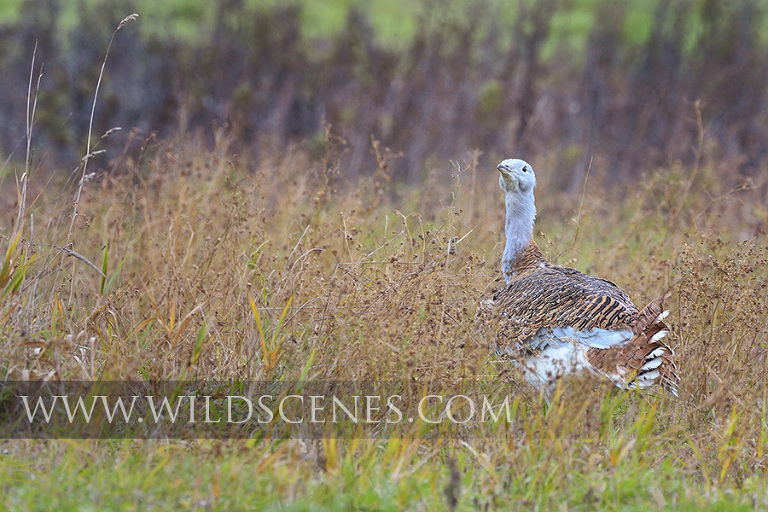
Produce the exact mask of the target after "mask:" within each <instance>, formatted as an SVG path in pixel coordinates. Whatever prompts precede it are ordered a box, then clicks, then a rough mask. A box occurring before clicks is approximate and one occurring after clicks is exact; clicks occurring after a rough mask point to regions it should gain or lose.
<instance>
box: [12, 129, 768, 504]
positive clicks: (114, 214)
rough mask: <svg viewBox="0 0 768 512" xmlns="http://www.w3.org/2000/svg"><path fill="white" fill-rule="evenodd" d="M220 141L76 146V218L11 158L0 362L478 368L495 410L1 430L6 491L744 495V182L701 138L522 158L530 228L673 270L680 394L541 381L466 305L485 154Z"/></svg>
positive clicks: (591, 265) (488, 254) (404, 498)
mask: <svg viewBox="0 0 768 512" xmlns="http://www.w3.org/2000/svg"><path fill="white" fill-rule="evenodd" d="M228 144H229V142H228V137H227V136H226V135H225V134H221V135H220V137H218V138H217V142H216V144H215V146H214V147H213V148H209V147H208V146H207V144H205V143H203V142H202V141H201V140H199V139H195V138H193V137H187V138H184V139H182V138H178V139H175V140H169V141H166V142H163V143H161V144H157V145H155V146H154V147H151V148H148V149H147V151H146V152H145V153H144V154H142V155H140V156H139V157H138V158H136V159H133V158H128V159H126V161H125V162H124V164H123V166H122V167H121V172H119V173H114V174H106V173H102V174H98V173H97V175H96V176H95V177H94V178H93V179H92V180H90V181H87V182H86V183H84V184H83V186H82V193H81V196H80V200H79V204H78V206H77V210H78V211H77V217H76V218H75V220H74V223H72V213H73V203H72V194H73V193H74V192H75V191H76V189H77V188H78V187H76V186H75V185H73V184H72V183H66V182H64V181H63V180H58V179H55V178H54V179H51V178H48V177H45V178H44V177H42V176H40V177H38V178H37V179H34V177H33V179H32V180H31V181H30V183H29V189H28V190H27V192H26V193H27V194H28V197H29V198H30V201H29V203H28V205H29V206H28V208H27V209H26V210H25V211H24V212H23V214H22V215H18V213H19V212H18V211H13V209H12V208H9V207H5V208H4V209H3V224H4V225H5V226H14V227H16V228H17V231H16V232H18V233H21V236H20V237H19V238H18V239H17V238H15V237H14V236H13V233H14V232H13V231H10V230H4V231H3V233H2V236H3V238H2V243H3V249H4V252H5V254H6V256H5V263H4V265H3V273H2V275H0V278H2V281H0V285H2V290H3V292H2V303H0V305H1V309H0V320H1V321H2V330H1V331H0V334H1V335H2V343H1V344H0V351H1V352H0V360H2V361H3V362H2V373H3V377H4V378H5V379H27V378H29V379H44V378H48V379H50V378H52V379H65V380H90V379H97V380H110V379H112V380H119V379H127V380H131V379H133V380H135V379H171V380H173V379H177V380H183V379H207V378H215V379H235V380H237V379H242V380H249V379H251V380H254V379H299V378H302V376H303V377H304V378H307V379H316V380H324V379H325V380H339V379H349V380H356V379H357V380H364V379H373V380H375V379H385V378H386V379H392V380H395V381H398V380H402V381H408V380H412V379H414V378H421V379H428V380H443V381H445V380H449V381H450V380H457V379H458V380H462V379H463V380H474V381H499V382H503V383H504V385H508V386H510V389H511V393H512V394H513V396H515V397H516V400H515V410H514V418H513V421H512V423H511V424H510V425H508V426H507V427H505V429H506V430H505V431H503V432H498V431H497V432H495V433H493V435H489V436H488V437H485V438H483V437H479V436H468V437H462V436H447V437H439V438H434V437H433V438H418V437H416V438H412V439H398V438H392V439H357V440H344V439H325V440H300V439H286V440H260V441H254V440H230V441H214V440H205V439H203V440H196V441H174V440H145V441H140V440H86V441H83V440H79V441H78V440H12V441H11V440H6V441H3V442H2V445H1V446H2V458H3V464H2V465H0V475H1V476H0V479H1V480H2V482H3V486H2V489H3V501H2V502H3V504H4V508H7V509H9V510H49V509H51V508H59V509H65V510H67V509H80V510H87V509H127V510H133V509H137V510H138V509H142V510H145V509H158V510H159V509H168V508H171V507H179V508H184V509H197V510H207V509H223V508H233V509H245V508H251V509H254V508H255V509H259V510H264V509H267V510H268V509H287V510H310V509H311V510H322V509H326V510H345V509H346V510H358V509H366V510H401V509H409V510H444V509H446V508H448V509H456V510H476V509H480V510H505V509H509V508H515V509H534V510H552V509H558V510H587V509H594V508H599V509H607V510H635V509H636V510H647V509H654V510H693V509H702V508H705V509H707V508H713V509H718V510H732V509H744V510H746V509H750V510H751V509H753V508H754V509H761V508H765V507H768V493H766V476H765V461H766V454H765V449H766V442H768V422H767V421H766V386H765V367H766V366H765V365H766V360H765V354H766V347H765V343H766V339H765V335H766V319H765V314H764V307H765V299H766V287H765V282H766V270H765V268H766V266H765V265H766V259H767V258H768V254H767V252H768V251H766V249H765V244H764V228H765V216H764V215H765V213H764V211H762V210H760V208H761V206H760V204H761V203H760V201H759V200H758V199H759V198H758V197H757V192H758V191H759V190H760V187H756V186H753V187H743V188H742V189H739V190H733V189H730V188H729V185H726V184H724V181H725V182H727V180H722V179H721V177H722V176H723V173H722V171H721V170H719V169H718V168H717V167H716V166H715V165H712V166H704V167H701V168H697V169H685V168H678V169H660V170H659V171H658V172H656V173H654V174H652V175H649V176H647V178H646V179H645V180H644V181H643V186H641V187H636V188H634V189H630V190H618V189H616V188H615V187H614V188H612V187H603V186H601V185H600V183H599V182H598V180H597V179H595V180H594V181H589V179H588V180H587V182H586V183H585V187H584V189H583V191H582V193H581V194H576V195H575V196H574V195H572V194H565V193H562V192H557V187H556V185H555V184H553V183H552V182H551V181H550V179H548V173H547V165H546V158H537V159H535V160H534V162H535V164H534V165H537V169H538V176H539V177H540V179H539V181H540V184H539V187H538V194H537V195H538V198H539V200H538V205H539V211H540V216H539V222H538V225H537V239H538V241H539V244H540V245H541V246H542V247H543V248H545V251H546V252H547V254H548V256H549V258H550V259H552V260H553V261H558V262H560V263H567V264H569V265H572V266H575V267H577V268H579V269H582V270H585V271H588V272H590V273H594V274H596V275H600V276H605V277H609V278H610V279H612V280H614V281H615V282H617V283H619V284H621V285H622V286H624V287H625V288H626V289H627V290H628V292H629V293H630V294H631V296H632V297H633V298H634V299H635V300H636V301H637V302H638V303H641V302H644V301H646V300H648V299H651V298H653V297H655V296H657V295H659V294H660V293H661V292H664V291H667V290H668V291H670V292H671V293H672V298H671V302H670V306H671V309H672V312H673V313H672V315H671V316H670V317H669V320H670V325H671V327H672V333H671V335H670V336H671V337H670V343H671V344H672V346H673V347H674V349H675V350H676V353H677V357H678V362H679V364H680V367H681V374H682V376H683V381H682V385H681V392H680V398H679V399H675V398H674V397H671V396H670V395H669V394H666V393H663V392H660V391H657V392H651V393H647V394H637V393H633V392H622V391H620V390H618V389H610V388H608V387H606V386H602V385H598V384H596V383H595V382H592V381H590V380H583V381H582V380H575V381H573V382H569V383H567V385H565V386H564V387H563V388H562V390H561V393H559V394H558V396H557V397H556V399H555V400H554V402H553V404H552V405H551V406H550V407H547V406H546V405H545V403H544V402H543V401H542V400H541V399H540V397H538V396H537V395H536V393H535V392H533V391H532V390H531V389H529V388H527V387H526V385H525V384H523V383H520V381H519V380H518V379H517V378H516V376H515V375H514V374H512V375H510V371H509V369H504V368H500V367H499V365H498V364H497V363H495V362H494V356H493V355H492V353H491V351H490V350H489V347H488V345H487V343H486V342H485V341H484V340H482V339H480V338H479V337H478V335H477V333H476V330H475V328H474V325H473V318H474V311H475V308H476V306H477V303H478V301H479V300H481V299H483V298H486V297H487V296H488V295H489V294H490V293H491V290H492V289H493V288H494V287H495V286H496V287H497V286H499V281H498V279H499V257H500V252H501V247H502V244H503V232H502V229H503V220H502V219H503V201H502V196H501V192H500V191H499V190H498V183H497V172H496V171H495V169H493V168H491V169H484V168H480V167H478V166H477V165H476V160H475V159H473V158H472V155H470V156H469V157H468V159H467V161H465V162H453V163H451V162H446V163H445V165H444V166H443V167H441V168H435V169H434V170H433V172H432V173H431V174H430V177H429V182H428V183H427V184H425V186H424V187H421V188H419V189H410V188H402V189H400V188H398V187H397V186H396V185H395V184H393V182H391V181H390V180H388V174H387V172H388V171H387V170H388V168H389V161H390V160H391V159H392V158H395V155H393V154H392V153H391V152H388V151H386V150H385V149H383V148H380V147H379V146H378V145H374V146H373V147H372V151H374V152H375V153H376V154H377V158H378V161H379V162H380V165H379V166H378V168H376V169H371V170H370V173H369V176H367V177H362V178H360V179H359V180H357V181H354V182H350V181H345V180H342V179H340V177H339V175H338V169H337V168H336V167H335V163H336V158H337V157H338V154H339V153H340V152H342V151H343V142H342V141H339V140H338V139H335V138H333V137H331V136H329V137H328V139H327V141H326V144H327V148H326V149H327V150H326V153H325V156H324V157H323V158H322V159H320V160H318V161H313V160H311V159H309V158H308V157H307V155H306V154H305V153H303V152H302V151H300V150H298V149H294V150H291V151H288V152H286V153H284V154H280V155H274V156H273V157H271V158H261V159H258V160H251V159H247V158H243V157H240V156H238V155H237V154H234V153H233V152H232V151H231V149H230V148H229V145H228ZM475 156H476V155H475ZM15 188H16V187H14V185H13V183H8V181H7V180H6V182H5V183H4V184H3V203H4V204H5V205H13V204H14V201H15V200H17V199H18V197H17V193H19V191H18V190H14V189H15ZM62 192H63V193H62ZM31 198H34V200H32V199H31ZM19 218H21V219H23V221H22V222H20V223H19V222H18V219H19ZM71 224H72V225H71ZM736 227H738V228H739V229H736ZM741 238H746V239H747V240H746V241H739V239H741ZM67 240H70V241H71V242H72V245H71V246H68V247H70V251H62V250H60V249H58V248H57V247H63V246H65V245H66V241H67ZM54 246H55V247H54ZM74 253H76V254H77V255H79V257H77V256H74ZM85 260H88V261H90V262H91V263H92V264H93V266H90V265H89V264H87V263H85ZM94 267H95V268H94ZM99 271H102V272H103V274H104V276H106V277H104V276H102V275H101V274H100V273H99ZM251 301H253V305H254V306H255V307H252V306H251ZM283 313H285V314H284V315H282V316H283V318H282V322H281V321H280V317H281V314H283ZM260 332H261V333H262V334H263V336H262V334H260ZM302 374H303V375H302Z"/></svg>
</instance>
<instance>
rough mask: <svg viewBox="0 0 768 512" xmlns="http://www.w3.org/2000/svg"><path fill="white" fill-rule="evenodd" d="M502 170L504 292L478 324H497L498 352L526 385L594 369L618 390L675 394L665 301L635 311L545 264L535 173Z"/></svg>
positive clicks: (605, 288)
mask: <svg viewBox="0 0 768 512" xmlns="http://www.w3.org/2000/svg"><path fill="white" fill-rule="evenodd" d="M499 170H500V171H501V174H502V176H501V180H500V183H501V186H502V189H503V190H504V191H505V192H506V204H507V223H506V234H507V247H506V248H505V253H504V258H503V261H502V263H503V264H502V268H503V270H504V276H505V279H506V281H507V286H506V287H505V288H503V289H501V290H500V291H498V292H497V293H496V294H495V295H494V297H493V300H492V301H485V302H483V303H482V304H481V306H480V308H479V310H478V316H479V319H480V320H481V325H485V326H488V325H494V326H495V336H494V337H495V345H496V346H495V348H496V351H497V353H499V354H504V355H511V356H513V357H514V358H515V359H516V360H517V361H518V362H519V363H521V365H522V367H523V369H524V371H525V373H526V379H527V380H528V381H529V382H531V383H532V384H534V385H537V386H541V387H543V388H545V389H547V388H550V389H551V387H552V385H553V384H554V383H555V382H556V380H557V378H559V377H560V376H561V375H563V374H566V373H570V372H571V371H579V370H583V369H589V370H591V371H593V372H596V373H598V374H602V375H604V376H606V377H608V378H609V379H610V380H612V381H613V382H614V383H615V384H616V385H618V386H620V387H628V388H634V387H640V388H646V387H649V386H651V385H652V384H653V383H655V382H657V381H658V382H659V383H660V384H661V385H662V386H663V387H664V388H666V389H668V390H669V391H670V392H672V393H673V394H675V395H677V389H678V384H679V382H680V378H679V376H678V374H677V367H676V366H675V363H674V361H673V351H672V349H671V348H669V347H668V346H667V345H665V344H664V343H662V342H661V341H660V340H661V339H662V338H663V337H664V336H665V335H666V333H667V332H668V327H667V326H666V324H665V323H664V321H663V319H664V317H665V316H666V314H667V313H668V312H663V310H662V307H661V306H662V302H663V300H664V299H665V298H666V297H661V298H659V299H657V300H656V301H653V302H651V303H650V304H648V305H647V306H646V307H645V308H643V309H642V310H638V308H637V306H635V305H634V304H633V303H632V300H631V299H630V298H629V296H628V295H627V294H626V293H625V292H624V291H623V290H622V289H621V288H619V287H618V286H616V285H615V284H614V283H612V282H610V281H607V280H605V279H600V278H596V277H592V276H589V275H586V274H584V273H582V272H579V271H578V270H575V269H572V268H568V267H562V266H559V265H552V264H551V263H549V262H547V261H546V260H545V259H544V256H543V255H542V253H541V251H540V250H539V248H538V247H537V246H536V244H535V243H534V242H533V240H532V225H533V216H534V215H535V208H534V206H533V186H534V185H535V177H534V176H533V170H532V169H531V168H530V166H529V165H528V164H526V163H525V162H523V161H522V160H505V161H504V162H502V163H501V164H500V165H499ZM521 217H522V218H521ZM527 217H529V218H527ZM526 239H527V243H525V242H526ZM486 331H487V328H486Z"/></svg>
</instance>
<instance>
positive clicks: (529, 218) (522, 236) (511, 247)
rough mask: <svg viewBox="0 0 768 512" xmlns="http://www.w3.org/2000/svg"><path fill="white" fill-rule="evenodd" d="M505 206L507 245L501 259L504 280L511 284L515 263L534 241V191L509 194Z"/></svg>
mask: <svg viewBox="0 0 768 512" xmlns="http://www.w3.org/2000/svg"><path fill="white" fill-rule="evenodd" d="M505 204H506V207H507V218H506V223H505V225H504V233H505V234H506V237H507V243H506V245H505V246H504V255H503V256H502V258H501V271H502V272H503V273H504V280H505V281H506V282H507V283H509V282H510V281H511V279H512V277H513V276H514V273H515V263H516V262H517V260H518V259H519V258H520V257H522V256H523V254H524V253H525V250H526V248H527V247H528V244H529V243H530V242H531V239H533V222H534V220H535V219H536V206H535V204H534V199H533V190H532V189H531V190H528V191H527V192H522V191H515V192H507V194H506V198H505Z"/></svg>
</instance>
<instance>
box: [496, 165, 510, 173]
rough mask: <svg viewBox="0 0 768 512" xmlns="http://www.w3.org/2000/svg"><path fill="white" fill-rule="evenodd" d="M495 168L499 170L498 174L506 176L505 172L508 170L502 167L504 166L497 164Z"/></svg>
mask: <svg viewBox="0 0 768 512" xmlns="http://www.w3.org/2000/svg"><path fill="white" fill-rule="evenodd" d="M496 168H497V169H498V170H499V172H500V173H502V174H506V173H507V170H508V169H507V168H506V167H504V164H499V165H497V166H496Z"/></svg>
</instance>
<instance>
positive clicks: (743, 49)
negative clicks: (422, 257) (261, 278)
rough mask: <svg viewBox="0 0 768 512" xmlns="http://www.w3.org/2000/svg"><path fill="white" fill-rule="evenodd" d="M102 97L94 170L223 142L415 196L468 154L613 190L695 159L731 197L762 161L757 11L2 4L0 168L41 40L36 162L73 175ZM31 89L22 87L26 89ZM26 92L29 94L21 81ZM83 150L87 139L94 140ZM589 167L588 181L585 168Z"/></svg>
mask: <svg viewBox="0 0 768 512" xmlns="http://www.w3.org/2000/svg"><path fill="white" fill-rule="evenodd" d="M133 12H136V13H138V14H139V15H140V17H139V19H138V20H137V21H136V22H132V23H130V24H128V25H126V26H125V27H124V28H123V29H122V30H121V31H120V32H118V34H117V36H116V38H115V42H114V45H113V47H112V49H111V53H110V55H109V58H108V61H107V64H106V69H105V74H104V77H103V81H102V84H101V90H100V92H99V100H98V103H97V105H96V111H95V120H94V137H96V138H97V137H99V136H101V134H103V133H104V132H106V131H107V130H109V129H111V128H113V127H121V128H122V131H120V132H118V133H114V134H112V135H110V136H109V137H107V138H106V139H104V140H103V141H101V142H100V144H99V149H106V153H105V154H104V155H101V156H100V157H99V160H98V162H97V164H96V165H97V168H98V166H100V168H101V169H103V170H106V171H107V172H116V171H119V162H120V159H121V158H124V157H125V155H129V154H131V153H135V152H137V151H140V150H141V148H142V147H144V146H146V144H147V141H150V140H160V139H164V138H169V137H177V136H187V135H192V134H194V135H197V136H202V137H204V138H205V139H207V140H210V141H212V140H213V139H214V138H215V137H216V136H217V133H218V134H220V133H226V134H229V135H230V136H231V139H232V141H233V148H232V150H233V152H241V153H244V154H249V155H253V156H259V155H265V154H269V155H279V154H280V153H281V152H282V151H284V150H285V149H286V148H288V147H298V148H300V149H302V150H304V151H306V152H307V154H308V155H309V156H310V158H320V157H322V155H323V153H324V152H325V151H326V149H327V142H328V140H329V135H328V134H332V136H333V140H334V141H335V143H336V144H338V146H339V147H340V148H342V149H343V150H342V151H340V155H341V156H340V160H339V162H341V164H340V165H339V169H338V171H339V172H340V173H341V175H343V176H352V177H354V176H358V175H361V174H364V173H370V172H372V170H373V169H376V160H375V155H374V152H373V151H372V150H371V149H372V141H373V140H374V139H375V140H378V141H380V142H381V145H382V147H388V148H391V150H392V154H391V155H390V156H392V157H396V158H391V160H392V162H391V165H392V169H391V172H392V175H393V177H394V178H395V179H396V180H399V181H402V182H405V183H410V184H422V183H424V182H425V179H426V176H428V175H429V173H430V172H431V171H430V170H431V169H434V168H449V167H450V165H449V164H448V162H450V161H451V160H461V159H466V158H467V157H468V155H470V154H472V153H471V152H472V151H473V150H480V151H482V153H475V158H479V165H480V166H490V165H495V163H496V161H498V160H499V159H501V158H503V157H508V156H519V157H523V158H526V159H528V160H531V161H534V162H541V161H543V160H546V163H547V165H546V167H547V172H551V173H553V176H554V177H555V181H556V182H557V186H558V187H560V188H561V189H562V190H564V191H569V190H577V189H580V188H581V186H582V185H583V182H584V177H585V174H586V172H587V169H588V168H590V169H591V170H590V172H594V173H595V174H596V175H601V176H602V177H603V178H605V180H606V181H607V182H609V183H617V184H625V183H627V182H628V181H629V180H632V179H633V178H637V177H639V176H641V175H642V173H645V172H652V171H655V170H657V169H659V168H668V169H674V168H676V167H680V166H690V165H692V164H693V163H694V161H696V159H697V158H699V159H700V161H701V162H702V163H704V164H709V165H713V166H717V167H718V168H721V169H722V171H723V173H725V174H726V175H727V176H729V177H730V178H729V179H731V180H732V181H733V184H734V185H735V186H736V185H738V184H739V183H742V182H745V181H746V180H752V181H754V179H755V178H756V177H757V176H759V175H760V169H762V168H763V167H764V165H765V159H766V157H767V156H768V151H767V149H768V148H767V145H766V141H768V118H767V117H768V116H767V115H766V111H767V110H766V106H767V102H766V100H767V99H768V98H767V90H766V84H767V83H768V51H766V50H768V2H767V1H766V0H740V1H738V2H722V1H717V0H672V1H666V0H624V1H621V2H604V1H597V0H536V1H533V0H517V1H508V0H471V1H469V0H446V1H436V0H415V1H414V0H370V1H355V0H324V1H317V0H295V1H291V2H283V1H271V0H262V1H247V0H222V1H217V2H210V1H207V0H166V1H163V2H156V1H154V0H147V1H138V0H137V1H127V0H126V1H124V0H65V1H59V0H27V1H18V0H10V1H8V0H6V1H0V91H2V95H0V126H1V127H2V129H1V130H0V165H3V167H4V173H3V174H7V173H8V171H9V170H10V169H11V168H12V167H13V164H12V162H16V161H19V162H23V160H24V156H25V150H26V148H25V145H26V138H25V133H26V130H25V123H26V109H27V105H26V104H27V96H28V94H27V92H28V88H29V85H30V67H31V63H32V56H33V51H34V48H35V42H37V53H36V60H35V71H34V75H35V79H36V77H37V75H38V73H39V70H40V66H41V65H42V72H43V75H42V79H41V80H40V91H39V95H38V99H37V109H36V114H35V126H34V129H33V149H34V151H35V153H34V157H33V166H34V167H35V168H45V169H53V170H56V169H63V170H71V169H73V168H74V167H75V166H76V165H77V162H79V160H80V158H81V157H82V156H83V154H84V151H85V146H86V144H85V137H86V135H87V132H88V122H89V117H90V113H91V106H92V101H93V94H94V90H95V86H96V82H97V79H98V74H99V70H100V66H101V63H102V60H103V58H104V53H105V51H106V47H107V44H108V42H109V38H110V36H111V34H112V31H113V30H114V29H115V27H116V26H117V24H118V23H119V21H120V20H121V19H123V18H124V17H125V16H126V15H128V14H130V13H133ZM33 82H34V81H33ZM33 89H34V83H33ZM94 140H95V139H94ZM590 166H591V167H590Z"/></svg>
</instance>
